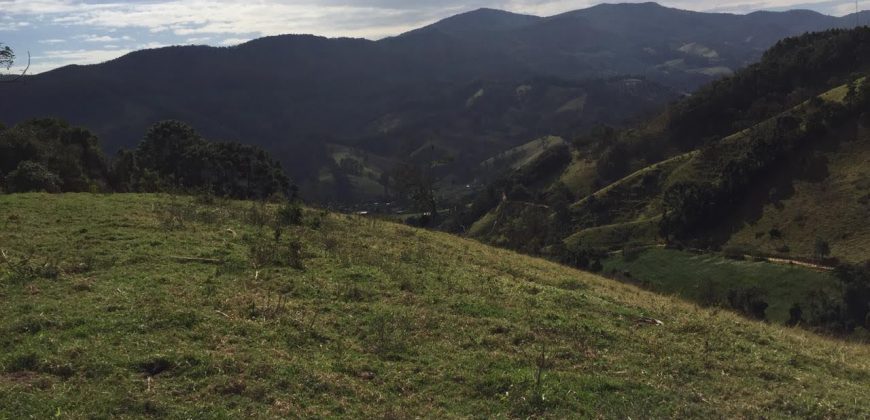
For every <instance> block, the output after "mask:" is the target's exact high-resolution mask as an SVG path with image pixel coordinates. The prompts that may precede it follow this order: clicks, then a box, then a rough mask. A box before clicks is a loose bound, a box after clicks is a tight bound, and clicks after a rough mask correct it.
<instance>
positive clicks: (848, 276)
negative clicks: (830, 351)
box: [835, 262, 870, 331]
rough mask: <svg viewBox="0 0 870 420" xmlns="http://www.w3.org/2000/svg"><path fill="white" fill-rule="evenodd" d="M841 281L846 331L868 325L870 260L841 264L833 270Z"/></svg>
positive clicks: (869, 319)
mask: <svg viewBox="0 0 870 420" xmlns="http://www.w3.org/2000/svg"><path fill="white" fill-rule="evenodd" d="M835 274H836V276H837V278H839V279H840V281H842V282H843V304H844V308H843V312H844V313H843V322H844V324H845V327H846V330H847V331H852V330H853V329H854V328H855V327H859V326H860V327H870V323H868V322H870V262H868V263H865V264H863V265H841V266H839V267H837V270H836V272H835Z"/></svg>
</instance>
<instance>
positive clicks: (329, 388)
mask: <svg viewBox="0 0 870 420" xmlns="http://www.w3.org/2000/svg"><path fill="white" fill-rule="evenodd" d="M274 210H275V209H274V208H260V207H259V206H257V205H253V204H250V203H245V202H228V203H221V202H219V203H216V204H197V203H196V202H194V201H193V200H192V199H190V198H172V197H168V196H156V195H89V194H78V195H45V194H27V195H3V196H0V249H2V250H3V253H4V254H5V257H0V308H2V310H0V418H2V419H7V418H8V419H19V418H29V417H32V418H47V417H54V416H56V417H60V418H110V417H111V418H124V417H127V418H131V417H143V416H153V417H170V418H240V417H258V418H279V417H355V418H359V417H378V418H412V417H429V418H457V417H463V418H466V417H482V418H488V417H533V416H534V417H551V418H602V417H603V418H623V419H624V418H629V417H630V418H664V417H677V418H685V417H715V418H740V417H743V418H747V417H751V418H759V417H767V418H782V417H800V418H807V417H812V418H866V417H868V416H870V405H868V404H867V400H866V399H867V389H868V387H870V348H868V347H867V346H861V345H856V344H848V343H843V342H837V341H832V340H828V339H825V338H820V337H818V336H814V335H812V334H809V333H806V332H803V331H801V330H795V329H788V328H784V327H777V326H772V325H766V324H762V323H756V322H751V321H748V320H746V319H744V318H742V317H739V316H736V315H733V314H731V313H727V312H722V311H711V310H706V309H700V308H698V307H697V306H695V305H692V304H689V303H685V302H682V301H679V300H676V299H673V298H669V297H664V296H660V295H656V294H653V293H650V292H646V291H643V290H640V289H638V288H635V287H631V286H627V285H623V284H620V283H617V282H614V281H610V280H606V279H603V278H600V277H597V276H594V275H591V274H587V273H583V272H579V271H575V270H572V269H569V268H566V267H562V266H559V265H556V264H552V263H549V262H546V261H542V260H538V259H534V258H529V257H525V256H521V255H518V254H515V253H512V252H509V251H504V250H498V249H494V248H490V247H487V246H484V245H481V244H478V243H476V242H473V241H467V240H463V239H460V238H457V237H454V236H450V235H447V234H442V233H435V232H428V231H422V230H415V229H412V228H409V227H405V226H402V225H397V224H391V223H387V222H383V221H378V220H373V219H363V218H357V217H351V216H344V215H336V214H325V213H320V212H318V211H313V210H312V211H306V213H305V217H304V224H303V225H302V226H295V227H288V228H285V229H284V230H282V233H281V235H280V236H278V237H277V239H276V236H277V235H276V234H275V232H274V229H272V228H270V224H271V223H270V222H269V220H270V219H271V217H272V216H271V213H272V212H274ZM647 318H655V319H657V320H661V321H662V322H663V325H651V324H649V323H648V322H647V321H649V320H648V319H647Z"/></svg>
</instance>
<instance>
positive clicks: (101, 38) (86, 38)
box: [75, 34, 133, 43]
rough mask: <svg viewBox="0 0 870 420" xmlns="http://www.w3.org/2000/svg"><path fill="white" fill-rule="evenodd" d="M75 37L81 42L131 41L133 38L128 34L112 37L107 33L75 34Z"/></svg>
mask: <svg viewBox="0 0 870 420" xmlns="http://www.w3.org/2000/svg"><path fill="white" fill-rule="evenodd" d="M75 39H77V40H79V41H83V42H102V43H105V42H119V41H132V40H133V38H131V37H130V36H127V35H124V36H119V37H113V36H108V35H91V34H89V35H77V36H76V37H75Z"/></svg>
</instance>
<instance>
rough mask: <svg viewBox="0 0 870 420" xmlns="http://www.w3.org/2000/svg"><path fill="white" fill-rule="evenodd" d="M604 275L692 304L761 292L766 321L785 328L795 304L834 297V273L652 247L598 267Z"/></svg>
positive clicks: (837, 283)
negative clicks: (827, 294) (626, 276)
mask: <svg viewBox="0 0 870 420" xmlns="http://www.w3.org/2000/svg"><path fill="white" fill-rule="evenodd" d="M603 265H604V270H605V272H611V271H616V272H620V273H625V272H628V273H630V275H631V279H632V281H636V282H641V283H644V284H645V285H646V287H648V288H650V289H651V290H654V291H657V292H659V293H664V294H672V295H677V296H680V297H683V298H686V299H690V300H693V301H698V302H700V301H702V300H704V299H710V298H711V297H712V296H710V293H711V290H712V291H713V293H714V296H715V297H717V298H719V299H725V298H726V296H727V294H728V291H729V290H737V289H741V288H744V289H745V288H751V287H759V288H761V289H762V290H764V291H765V292H766V296H765V301H766V302H767V303H768V304H769V305H770V306H769V307H768V308H767V318H768V319H769V320H771V321H774V322H780V323H785V322H786V321H787V320H788V319H789V309H790V308H791V306H792V305H793V304H795V303H801V304H803V305H802V306H803V307H807V305H806V298H807V294H808V293H810V292H812V291H817V290H828V291H832V292H836V291H837V290H838V287H839V282H838V281H837V279H836V278H835V277H834V275H833V274H831V273H828V272H820V271H813V270H810V269H806V268H800V267H793V266H786V265H776V264H771V263H767V262H756V261H735V260H730V259H726V258H724V257H722V256H718V255H713V254H693V253H690V252H685V251H676V250H670V249H661V248H651V249H648V250H645V251H643V252H641V253H640V254H639V255H637V256H636V257H635V258H628V259H626V258H625V257H624V256H622V255H614V256H612V257H610V258H608V259H607V260H605V261H604V262H603Z"/></svg>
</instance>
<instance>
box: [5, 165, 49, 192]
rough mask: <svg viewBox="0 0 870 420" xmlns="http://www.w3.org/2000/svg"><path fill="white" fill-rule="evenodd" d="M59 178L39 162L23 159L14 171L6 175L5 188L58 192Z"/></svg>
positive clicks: (16, 190)
mask: <svg viewBox="0 0 870 420" xmlns="http://www.w3.org/2000/svg"><path fill="white" fill-rule="evenodd" d="M60 183H61V181H60V178H59V177H58V176H57V175H56V174H54V173H52V172H51V171H49V170H48V169H47V168H46V167H45V166H42V165H41V164H40V163H37V162H32V161H29V160H26V161H23V162H21V163H20V164H19V165H18V168H16V169H15V170H14V171H12V172H10V173H9V175H7V176H6V188H7V189H8V190H9V192H12V193H16V192H19V193H20V192H31V191H45V192H50V193H57V192H60Z"/></svg>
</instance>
